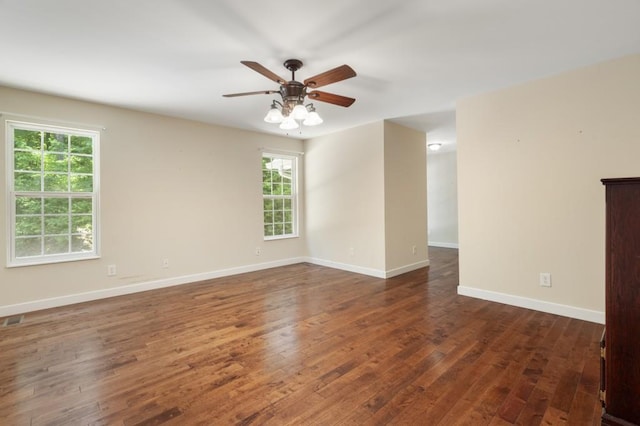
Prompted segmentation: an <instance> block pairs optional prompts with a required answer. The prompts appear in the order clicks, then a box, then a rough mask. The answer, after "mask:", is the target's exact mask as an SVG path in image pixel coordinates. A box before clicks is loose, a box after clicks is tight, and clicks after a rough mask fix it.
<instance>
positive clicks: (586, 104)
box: [457, 55, 640, 322]
mask: <svg viewBox="0 0 640 426" xmlns="http://www.w3.org/2000/svg"><path fill="white" fill-rule="evenodd" d="M639 75H640V55H634V56H630V57H625V58H621V59H618V60H614V61H610V62H606V63H601V64H597V65H594V66H590V67H587V68H583V69H579V70H575V71H573V72H568V73H565V74H561V75H557V76H553V77H549V78H546V79H542V80H539V81H534V82H530V83H527V84H523V85H520V86H517V87H512V88H508V89H505V90H501V91H498V92H494V93H488V94H484V95H479V96H475V97H471V98H467V99H464V100H461V101H460V102H459V103H458V106H457V138H458V191H459V192H458V196H459V212H460V214H459V222H460V223H459V232H460V235H459V244H460V287H459V292H460V293H461V294H468V295H472V296H476V297H482V298H488V299H491V300H498V301H503V302H507V303H512V304H519V305H522V306H529V307H534V308H536V309H540V310H547V311H553V312H556V313H561V314H566V315H568V316H574V317H578V318H584V319H588V320H591V321H596V322H603V321H604V315H603V311H604V267H605V260H604V252H605V247H604V236H605V235H604V226H605V217H604V208H605V205H604V187H603V186H602V184H601V183H600V179H601V178H609V177H622V176H638V175H640V162H639V161H638V159H639V158H640V125H639V124H638V117H639V116H640V107H639V106H640V83H639V80H638V76H639ZM540 272H550V273H551V274H552V287H551V288H544V287H540V286H539V285H538V278H539V273H540Z"/></svg>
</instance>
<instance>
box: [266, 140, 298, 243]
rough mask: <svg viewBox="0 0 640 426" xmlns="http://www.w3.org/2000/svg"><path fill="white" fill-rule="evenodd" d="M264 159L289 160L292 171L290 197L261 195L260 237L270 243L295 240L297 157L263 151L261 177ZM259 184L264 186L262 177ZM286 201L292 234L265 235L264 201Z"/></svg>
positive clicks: (296, 221)
mask: <svg viewBox="0 0 640 426" xmlns="http://www.w3.org/2000/svg"><path fill="white" fill-rule="evenodd" d="M264 158H274V159H283V160H290V161H291V164H292V169H291V195H266V194H264V193H263V194H262V222H263V227H262V236H263V238H264V240H265V241H270V240H282V239H285V238H297V237H298V236H299V233H298V222H299V221H298V212H299V208H298V156H296V155H288V154H282V153H278V152H274V151H264V152H263V153H262V156H261V158H260V170H261V173H260V175H261V176H262V160H263V159H264ZM260 183H261V186H262V184H264V180H263V179H262V177H261V178H260ZM268 199H271V200H286V199H290V200H291V209H292V232H291V233H288V234H280V235H265V225H266V224H265V223H264V215H265V208H264V201H265V200H268Z"/></svg>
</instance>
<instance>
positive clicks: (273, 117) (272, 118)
mask: <svg viewBox="0 0 640 426" xmlns="http://www.w3.org/2000/svg"><path fill="white" fill-rule="evenodd" d="M282 120H284V116H283V115H282V113H281V112H280V110H279V109H278V107H277V106H276V103H275V102H274V103H273V104H271V109H269V112H267V115H265V117H264V121H266V122H267V123H272V124H274V123H282Z"/></svg>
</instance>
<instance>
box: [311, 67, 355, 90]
mask: <svg viewBox="0 0 640 426" xmlns="http://www.w3.org/2000/svg"><path fill="white" fill-rule="evenodd" d="M355 76H356V72H355V71H354V70H353V68H351V67H350V66H349V65H342V66H339V67H337V68H334V69H332V70H329V71H325V72H323V73H322V74H318V75H314V76H313V77H309V78H307V79H306V80H305V81H304V85H305V86H307V87H311V88H313V89H315V88H316V87H322V86H326V85H327V84H331V83H336V82H338V81H342V80H346V79H348V78H351V77H355Z"/></svg>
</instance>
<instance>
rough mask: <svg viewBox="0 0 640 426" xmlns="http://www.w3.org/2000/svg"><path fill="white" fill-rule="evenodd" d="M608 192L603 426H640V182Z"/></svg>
mask: <svg viewBox="0 0 640 426" xmlns="http://www.w3.org/2000/svg"><path fill="white" fill-rule="evenodd" d="M602 183H603V184H604V185H605V187H606V220H607V223H606V296H605V297H606V304H605V309H606V314H605V321H606V324H605V327H606V333H605V337H604V350H603V356H604V360H603V363H602V368H603V370H604V371H603V382H604V383H603V387H604V389H603V393H602V395H603V397H604V402H603V405H604V409H603V411H602V413H603V414H602V424H603V425H629V424H640V178H619V179H603V180H602Z"/></svg>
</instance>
